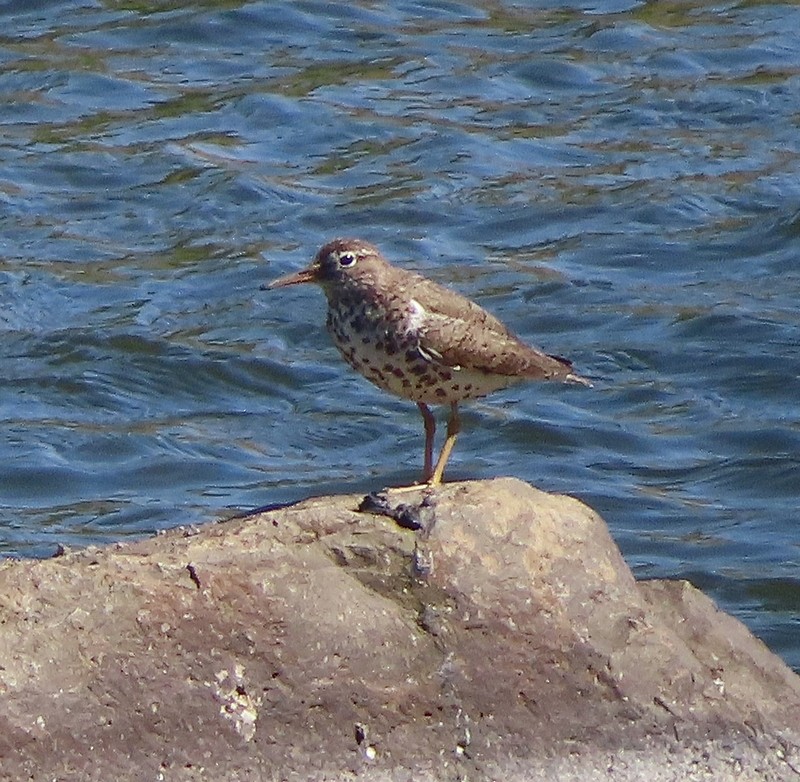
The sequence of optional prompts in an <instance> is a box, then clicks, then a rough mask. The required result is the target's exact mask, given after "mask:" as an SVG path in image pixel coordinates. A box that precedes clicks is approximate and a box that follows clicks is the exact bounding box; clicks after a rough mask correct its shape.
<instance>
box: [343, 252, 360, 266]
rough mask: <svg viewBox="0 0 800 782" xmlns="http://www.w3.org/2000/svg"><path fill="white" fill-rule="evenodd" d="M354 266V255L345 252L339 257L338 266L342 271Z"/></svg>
mask: <svg viewBox="0 0 800 782" xmlns="http://www.w3.org/2000/svg"><path fill="white" fill-rule="evenodd" d="M355 265H356V256H355V253H351V252H345V253H342V254H341V255H340V256H339V266H341V267H342V268H343V269H348V268H349V267H351V266H355Z"/></svg>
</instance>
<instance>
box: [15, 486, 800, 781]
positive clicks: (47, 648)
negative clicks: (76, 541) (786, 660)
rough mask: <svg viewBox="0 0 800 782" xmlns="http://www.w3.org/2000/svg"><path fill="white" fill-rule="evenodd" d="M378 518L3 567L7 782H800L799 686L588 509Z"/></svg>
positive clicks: (284, 518) (346, 516) (536, 504)
mask: <svg viewBox="0 0 800 782" xmlns="http://www.w3.org/2000/svg"><path fill="white" fill-rule="evenodd" d="M420 496H421V495H420V493H419V492H416V493H415V492H410V493H408V494H398V495H391V503H392V504H397V503H399V502H401V501H402V502H404V503H407V504H413V503H415V502H416V503H418V502H419V500H420ZM360 500H361V498H360V497H347V496H345V497H325V498H320V499H313V500H308V501H306V502H302V503H300V504H298V505H294V506H292V507H288V508H282V509H277V510H272V511H269V512H265V513H261V514H258V515H254V516H251V517H248V518H244V519H239V520H235V521H230V522H226V523H223V524H217V525H210V526H207V527H204V528H202V529H200V530H175V531H172V532H170V533H168V534H166V535H162V536H159V537H157V538H154V539H150V540H146V541H142V542H139V543H135V544H128V545H118V546H114V547H111V548H108V549H102V550H89V551H83V552H78V553H74V554H66V555H64V556H61V557H58V558H54V559H51V560H47V561H38V562H37V561H26V562H6V563H4V564H3V566H2V567H1V568H0V606H1V607H2V608H1V611H2V613H1V614H0V769H1V770H2V776H3V778H4V779H13V780H23V779H31V780H51V779H58V780H73V779H75V780H110V779H114V780H157V779H164V780H188V779H208V780H262V779H263V780H273V779H274V780H282V779H286V780H306V779H314V780H322V779H330V780H346V779H352V778H355V777H358V778H360V779H365V780H383V779H391V780H415V781H416V780H426V779H437V780H439V779H442V780H483V779H498V780H581V781H582V782H583V781H584V780H612V779H613V780H647V782H657V781H658V780H681V781H683V780H694V779H714V780H729V779H730V780H734V779H735V780H740V781H741V780H759V781H762V780H763V781H768V780H797V779H800V751H799V750H798V747H800V679H799V678H798V677H797V676H796V675H795V674H793V673H792V672H791V671H790V670H789V669H788V668H787V667H786V666H785V665H784V664H783V663H782V662H781V661H780V660H779V659H778V658H776V657H775V656H774V655H772V654H771V653H770V652H769V651H768V650H767V649H766V648H765V647H764V645H763V644H762V643H761V642H759V641H758V640H756V639H755V638H753V637H752V636H751V635H750V634H749V632H748V631H747V630H746V629H745V628H744V627H743V626H742V625H741V624H740V623H739V622H737V621H736V620H734V619H732V618H731V617H729V616H726V615H725V614H722V613H721V612H719V611H718V610H717V609H716V608H715V607H714V605H713V604H712V603H711V601H709V600H708V599H707V598H705V597H704V596H703V595H702V594H700V593H699V592H697V591H696V590H695V589H693V588H692V587H691V586H689V585H688V584H687V583H685V582H663V581H654V582H644V583H637V582H636V581H634V579H633V577H632V576H631V573H630V571H629V570H628V568H627V566H626V565H625V563H624V562H623V560H622V558H621V556H620V554H619V552H618V550H617V548H616V546H615V545H614V543H613V541H612V540H611V538H610V536H609V534H608V531H607V530H606V527H605V525H604V523H603V521H602V520H601V519H600V518H599V517H598V516H597V515H596V514H595V513H594V512H592V511H591V510H590V509H589V508H587V507H586V506H585V505H583V504H581V503H580V502H578V501H576V500H574V499H571V498H569V497H563V496H552V495H548V494H544V493H542V492H539V491H537V490H536V489H533V488H532V487H530V486H528V485H527V484H524V483H521V482H519V481H516V480H511V479H502V480H496V481H490V482H478V483H462V484H449V485H445V486H443V487H441V488H439V489H437V490H436V491H435V492H434V493H432V495H431V497H430V498H429V500H428V501H427V503H426V504H425V505H424V506H423V507H422V508H421V509H420V510H419V512H418V513H417V516H419V517H420V519H421V521H422V522H423V524H424V527H423V529H420V530H417V531H412V530H409V529H404V528H402V527H400V526H398V525H397V524H396V523H395V522H394V521H392V520H391V519H390V518H387V517H386V516H382V515H376V514H373V513H366V512H358V510H357V508H358V505H359V502H360ZM410 515H411V518H412V520H413V518H414V513H412V514H410Z"/></svg>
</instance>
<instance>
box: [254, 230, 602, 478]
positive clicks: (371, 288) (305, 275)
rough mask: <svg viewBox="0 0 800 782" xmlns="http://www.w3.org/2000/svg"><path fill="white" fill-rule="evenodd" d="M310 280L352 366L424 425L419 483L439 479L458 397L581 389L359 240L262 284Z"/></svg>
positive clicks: (565, 366) (338, 244) (559, 369)
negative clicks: (437, 408) (554, 386)
mask: <svg viewBox="0 0 800 782" xmlns="http://www.w3.org/2000/svg"><path fill="white" fill-rule="evenodd" d="M305 282H314V283H317V284H318V285H320V286H321V287H322V290H323V291H324V292H325V296H326V297H327V299H328V319H327V326H328V331H329V332H330V335H331V337H332V338H333V342H334V344H335V345H336V347H337V348H338V349H339V352H340V353H341V354H342V356H343V357H344V360H345V361H347V363H348V364H350V366H351V367H353V369H355V370H356V371H357V372H360V373H361V374H362V375H363V376H364V377H365V378H367V380H370V381H371V382H372V383H374V384H375V385H376V386H378V387H379V388H382V389H384V391H389V392H390V393H392V394H395V395H397V396H400V397H403V399H410V400H411V401H413V402H416V403H417V407H419V410H420V412H421V413H422V420H423V422H424V426H425V468H424V472H423V476H422V480H423V483H427V484H428V485H431V486H434V485H436V484H439V483H441V481H442V474H443V473H444V468H445V465H446V464H447V460H448V459H449V457H450V452H451V451H452V450H453V445H454V444H455V441H456V436H457V435H458V432H459V430H460V422H459V418H458V403H459V402H463V401H465V400H467V399H475V398H477V397H481V396H485V395H486V394H490V393H491V392H492V391H497V390H499V389H501V388H506V387H508V386H510V385H512V384H513V383H517V382H520V381H523V380H561V381H564V382H572V383H580V384H582V385H591V384H590V383H589V381H587V380H585V379H584V378H582V377H580V376H579V375H576V374H574V373H573V372H572V363H571V362H569V361H567V359H565V358H561V357H559V356H550V355H548V354H546V353H543V352H542V351H541V350H538V349H536V348H533V347H530V346H528V345H526V344H525V343H523V342H521V341H520V340H519V339H517V337H515V336H514V335H513V334H512V333H511V332H510V331H509V330H508V329H507V328H506V327H505V326H504V325H503V324H502V323H501V322H500V321H499V320H498V319H497V318H495V317H494V316H493V315H491V314H490V313H488V312H487V311H486V310H484V309H483V308H482V307H480V306H478V305H477V304H476V303H475V302H473V301H470V300H469V299H467V298H465V297H464V296H461V295H460V294H458V293H455V292H454V291H451V290H449V289H448V288H444V287H443V286H441V285H438V284H437V283H435V282H433V281H432V280H428V279H426V278H425V277H423V276H421V275H419V274H415V273H414V272H410V271H407V270H405V269H399V268H397V267H396V266H392V265H391V264H390V263H389V262H388V261H387V260H386V259H385V258H384V257H383V255H381V252H380V250H378V248H377V247H375V246H374V245H372V244H370V243H369V242H365V241H362V240H360V239H335V240H334V241H332V242H328V244H326V245H325V246H324V247H322V249H320V251H319V252H318V253H317V254H316V256H315V257H314V260H313V261H312V262H311V264H310V265H309V266H308V267H307V268H305V269H303V270H302V271H299V272H296V273H295V274H289V275H287V276H285V277H281V278H279V279H277V280H275V281H274V282H272V283H270V284H269V285H268V286H267V287H268V288H283V287H285V286H287V285H299V284H300V283H305ZM444 403H448V404H449V405H450V418H449V420H448V422H447V438H446V440H445V442H444V446H443V447H442V450H441V453H440V455H439V458H438V460H437V461H436V465H435V466H434V465H433V438H434V434H435V432H436V419H435V418H434V416H433V413H431V411H430V408H429V407H428V405H430V404H444Z"/></svg>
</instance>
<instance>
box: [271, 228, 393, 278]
mask: <svg viewBox="0 0 800 782" xmlns="http://www.w3.org/2000/svg"><path fill="white" fill-rule="evenodd" d="M385 263H386V262H385V261H384V260H383V257H382V256H381V254H380V251H379V250H378V248H377V247H375V246H374V245H372V244H370V243H369V242H364V241H362V240H361V239H334V240H333V241H332V242H328V243H327V244H326V245H324V246H323V247H322V248H321V249H320V250H319V252H318V253H317V254H316V255H315V256H314V260H313V261H311V263H310V264H309V265H308V266H307V267H306V268H305V269H301V270H300V271H299V272H295V273H293V274H287V275H286V276H285V277H279V278H278V279H277V280H273V281H272V282H271V283H270V284H269V285H267V288H268V289H272V288H285V287H286V286H287V285H300V284H302V283H305V282H315V283H317V284H318V285H321V286H322V287H323V288H328V287H337V286H342V285H344V286H347V285H348V284H350V283H352V282H353V281H354V280H356V279H358V277H359V276H361V275H363V274H364V272H368V271H369V268H370V267H374V266H375V265H376V264H385ZM367 276H368V275H367Z"/></svg>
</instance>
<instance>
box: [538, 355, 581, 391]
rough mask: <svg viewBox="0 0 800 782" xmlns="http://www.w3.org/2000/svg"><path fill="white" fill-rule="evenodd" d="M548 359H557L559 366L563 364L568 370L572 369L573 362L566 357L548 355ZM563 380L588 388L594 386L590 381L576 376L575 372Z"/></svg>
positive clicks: (565, 376) (568, 374)
mask: <svg viewBox="0 0 800 782" xmlns="http://www.w3.org/2000/svg"><path fill="white" fill-rule="evenodd" d="M548 358H552V359H555V360H556V361H558V363H559V364H563V366H564V367H565V368H566V369H572V362H571V361H570V360H569V359H568V358H564V356H554V355H551V354H548ZM563 380H564V382H565V383H576V384H577V385H579V386H586V387H587V388H591V387H592V384H591V382H590V381H589V380H587V379H586V378H585V377H581V376H580V375H576V374H575V373H574V372H569V373H567V374H566V375H564V377H563Z"/></svg>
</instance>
